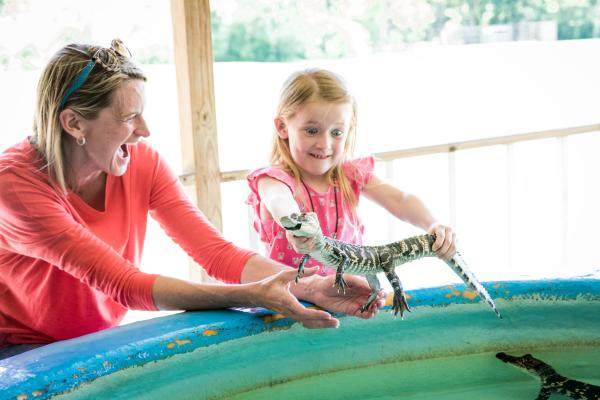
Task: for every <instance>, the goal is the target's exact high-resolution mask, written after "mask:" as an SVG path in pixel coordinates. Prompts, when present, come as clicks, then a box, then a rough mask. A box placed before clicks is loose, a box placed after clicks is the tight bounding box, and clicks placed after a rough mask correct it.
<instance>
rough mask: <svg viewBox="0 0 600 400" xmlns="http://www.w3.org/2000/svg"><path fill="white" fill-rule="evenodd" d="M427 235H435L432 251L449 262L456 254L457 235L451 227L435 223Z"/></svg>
mask: <svg viewBox="0 0 600 400" xmlns="http://www.w3.org/2000/svg"><path fill="white" fill-rule="evenodd" d="M427 233H429V234H430V235H435V242H434V243H433V246H432V248H431V249H432V250H433V251H435V252H436V254H437V256H438V257H439V258H441V259H442V260H444V261H449V260H450V259H451V258H452V257H454V254H456V234H455V233H454V231H453V230H452V228H451V227H449V226H446V225H442V224H440V223H435V224H433V225H431V226H430V227H429V229H428V230H427Z"/></svg>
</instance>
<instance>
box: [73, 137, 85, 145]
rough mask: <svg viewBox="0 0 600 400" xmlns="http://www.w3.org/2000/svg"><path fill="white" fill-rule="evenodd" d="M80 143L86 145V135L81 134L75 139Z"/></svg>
mask: <svg viewBox="0 0 600 400" xmlns="http://www.w3.org/2000/svg"><path fill="white" fill-rule="evenodd" d="M75 141H76V142H77V144H78V145H80V146H85V136H79V137H77V139H75Z"/></svg>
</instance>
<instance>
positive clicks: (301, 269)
mask: <svg viewBox="0 0 600 400" xmlns="http://www.w3.org/2000/svg"><path fill="white" fill-rule="evenodd" d="M309 258H310V254H305V255H304V256H303V257H302V260H300V264H298V273H297V274H296V283H298V279H300V278H302V277H303V276H304V265H305V264H306V262H307V261H308V259H309Z"/></svg>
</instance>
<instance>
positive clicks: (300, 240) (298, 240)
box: [285, 231, 315, 254]
mask: <svg viewBox="0 0 600 400" xmlns="http://www.w3.org/2000/svg"><path fill="white" fill-rule="evenodd" d="M285 237H286V238H287V240H288V242H289V243H290V244H291V245H292V247H293V248H294V250H295V251H296V253H300V254H308V253H310V252H312V251H313V250H314V248H315V238H307V237H301V236H294V234H293V233H292V232H291V231H286V232H285Z"/></svg>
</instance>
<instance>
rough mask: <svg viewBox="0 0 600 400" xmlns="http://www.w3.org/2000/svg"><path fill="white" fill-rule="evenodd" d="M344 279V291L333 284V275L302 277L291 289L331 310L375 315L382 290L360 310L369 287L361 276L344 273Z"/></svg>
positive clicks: (379, 304)
mask: <svg viewBox="0 0 600 400" xmlns="http://www.w3.org/2000/svg"><path fill="white" fill-rule="evenodd" d="M315 268H318V267H315ZM311 269H312V268H311ZM307 271H308V269H307ZM311 275H312V274H311ZM344 279H345V281H346V283H347V284H348V288H346V292H345V293H344V292H342V291H338V289H337V288H336V287H335V286H334V282H335V275H329V276H325V277H323V276H318V275H313V276H311V277H308V278H303V279H301V280H300V281H299V282H298V284H297V285H295V286H293V287H292V290H294V291H295V292H296V293H297V295H298V297H300V298H303V299H305V300H306V301H310V302H312V303H314V304H316V305H318V306H319V307H322V308H324V309H327V310H329V311H331V312H336V313H342V314H347V315H352V316H355V317H359V318H365V319H366V318H372V317H374V316H375V315H377V313H378V311H379V308H381V307H383V305H384V303H385V293H384V291H383V290H380V291H379V294H378V295H377V298H376V299H375V301H373V303H371V305H370V306H369V308H368V309H367V310H365V311H364V312H361V311H360V308H361V307H362V306H363V304H365V303H366V302H367V300H368V298H369V296H370V295H371V288H370V287H369V285H368V284H367V281H366V280H365V279H364V278H362V277H359V276H355V275H349V274H346V275H344Z"/></svg>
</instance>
